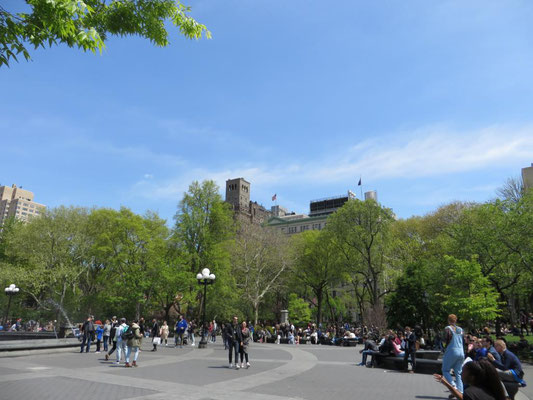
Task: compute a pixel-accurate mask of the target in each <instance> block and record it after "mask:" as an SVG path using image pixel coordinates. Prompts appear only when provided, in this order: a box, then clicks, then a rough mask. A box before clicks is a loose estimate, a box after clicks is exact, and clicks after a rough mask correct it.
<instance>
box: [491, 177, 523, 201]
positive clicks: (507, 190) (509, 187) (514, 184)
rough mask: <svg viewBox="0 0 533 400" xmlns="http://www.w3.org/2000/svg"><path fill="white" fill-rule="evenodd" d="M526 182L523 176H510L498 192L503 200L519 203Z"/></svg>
mask: <svg viewBox="0 0 533 400" xmlns="http://www.w3.org/2000/svg"><path fill="white" fill-rule="evenodd" d="M524 191H525V189H524V182H523V181H522V178H521V177H517V178H509V179H507V181H505V183H504V184H503V186H502V187H500V188H498V189H497V190H496V193H497V194H498V196H499V197H500V199H502V200H507V201H511V202H513V203H517V202H518V201H519V200H520V199H521V198H522V196H523V195H524Z"/></svg>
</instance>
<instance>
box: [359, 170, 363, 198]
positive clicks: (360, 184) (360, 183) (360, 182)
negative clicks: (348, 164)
mask: <svg viewBox="0 0 533 400" xmlns="http://www.w3.org/2000/svg"><path fill="white" fill-rule="evenodd" d="M359 186H361V201H363V200H364V199H363V181H362V180H361V175H359Z"/></svg>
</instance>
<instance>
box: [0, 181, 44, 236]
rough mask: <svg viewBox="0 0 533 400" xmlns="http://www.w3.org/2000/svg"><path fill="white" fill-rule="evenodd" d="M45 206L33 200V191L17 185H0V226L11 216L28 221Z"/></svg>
mask: <svg viewBox="0 0 533 400" xmlns="http://www.w3.org/2000/svg"><path fill="white" fill-rule="evenodd" d="M45 207H46V206H44V205H43V204H39V203H36V202H34V201H33V193H32V192H30V191H29V190H25V189H22V187H20V188H19V187H17V185H12V186H11V187H9V186H0V226H1V225H3V224H4V222H5V221H6V220H7V219H8V218H11V217H14V218H16V219H18V220H20V221H24V222H26V221H28V220H29V219H30V218H32V217H34V216H37V215H39V214H40V213H41V212H42V211H43V210H44V209H45Z"/></svg>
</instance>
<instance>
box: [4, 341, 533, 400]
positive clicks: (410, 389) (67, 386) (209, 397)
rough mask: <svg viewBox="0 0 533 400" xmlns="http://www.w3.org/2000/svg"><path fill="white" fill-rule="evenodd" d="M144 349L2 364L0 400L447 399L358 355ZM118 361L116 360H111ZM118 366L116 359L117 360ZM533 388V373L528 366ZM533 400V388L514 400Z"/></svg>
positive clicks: (261, 347) (282, 349)
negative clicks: (240, 356) (121, 361)
mask: <svg viewBox="0 0 533 400" xmlns="http://www.w3.org/2000/svg"><path fill="white" fill-rule="evenodd" d="M150 348H151V346H150V344H149V343H148V342H147V343H145V344H144V345H143V351H142V352H141V354H140V357H139V367H138V368H124V367H123V366H122V365H121V366H117V365H115V364H113V363H112V361H105V359H104V356H103V353H101V354H95V353H90V354H85V353H84V354H80V353H78V352H73V351H70V352H61V353H56V354H48V355H42V354H39V355H31V356H23V357H13V358H2V359H0V399H1V400H3V399H15V398H19V399H37V398H38V399H44V400H46V399H54V400H62V399H65V400H86V399H87V400H89V399H91V400H93V399H98V400H121V399H136V400H163V399H165V400H172V399H180V400H183V399H192V400H215V399H216V400H219V399H220V400H230V399H231V400H241V399H242V400H245V399H246V400H250V399H258V400H281V399H306V400H330V399H331V398H333V397H334V398H335V399H353V398H366V399H377V400H379V399H428V400H438V399H443V400H445V399H447V396H448V393H447V392H446V391H445V390H444V387H442V386H441V385H439V384H437V383H436V382H434V380H433V378H432V377H431V376H430V375H421V374H406V373H402V372H395V371H387V370H383V369H371V368H364V367H357V366H356V365H355V363H356V362H359V361H360V355H359V352H358V351H357V350H359V348H355V349H354V348H340V347H331V346H313V345H302V346H294V345H292V346H291V345H274V344H256V343H254V344H252V345H251V346H250V361H251V364H252V366H251V368H250V369H241V370H233V369H231V370H230V369H229V368H228V358H227V352H226V351H225V350H224V348H223V346H222V345H221V344H220V343H217V344H214V345H212V344H210V345H209V347H208V348H207V349H198V348H194V347H186V348H183V349H176V348H174V347H173V346H169V347H165V346H160V347H159V350H158V351H157V352H151V351H149V350H150ZM113 356H114V355H113ZM113 360H114V357H113ZM525 370H526V380H527V378H528V377H530V376H531V378H532V379H530V380H529V381H530V382H531V384H533V368H531V367H529V366H526V367H525ZM529 398H531V399H533V396H532V392H531V389H530V388H529V387H527V388H524V389H522V390H521V392H520V393H519V395H518V396H517V400H527V399H529Z"/></svg>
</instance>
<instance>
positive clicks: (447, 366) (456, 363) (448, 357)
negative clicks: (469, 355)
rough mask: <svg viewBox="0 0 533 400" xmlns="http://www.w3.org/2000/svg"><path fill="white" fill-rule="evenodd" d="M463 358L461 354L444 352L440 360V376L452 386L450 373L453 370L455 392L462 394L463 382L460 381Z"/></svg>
mask: <svg viewBox="0 0 533 400" xmlns="http://www.w3.org/2000/svg"><path fill="white" fill-rule="evenodd" d="M464 359H465V357H464V355H463V354H462V353H455V352H446V353H444V357H443V359H442V375H444V378H445V379H446V380H447V381H448V382H449V383H450V384H452V385H453V380H452V374H451V373H450V371H451V370H452V369H453V372H454V374H455V383H456V384H455V386H456V387H457V390H458V391H459V392H461V393H463V380H462V379H461V372H462V371H463V361H464Z"/></svg>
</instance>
